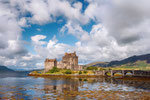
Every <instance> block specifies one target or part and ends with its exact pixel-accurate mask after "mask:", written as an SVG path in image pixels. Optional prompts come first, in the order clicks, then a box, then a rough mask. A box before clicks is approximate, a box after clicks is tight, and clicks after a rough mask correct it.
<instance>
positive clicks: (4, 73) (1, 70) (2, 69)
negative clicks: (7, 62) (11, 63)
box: [0, 66, 31, 77]
mask: <svg viewBox="0 0 150 100" xmlns="http://www.w3.org/2000/svg"><path fill="white" fill-rule="evenodd" d="M30 72H31V71H14V70H12V69H9V68H7V67H6V66H0V77H12V76H18V77H20V76H26V75H27V74H28V73H30Z"/></svg>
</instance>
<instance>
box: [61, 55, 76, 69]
mask: <svg viewBox="0 0 150 100" xmlns="http://www.w3.org/2000/svg"><path fill="white" fill-rule="evenodd" d="M62 63H63V67H64V68H66V69H72V70H75V69H76V68H75V67H77V66H78V56H77V55H76V52H74V53H65V55H64V56H63V57H62Z"/></svg>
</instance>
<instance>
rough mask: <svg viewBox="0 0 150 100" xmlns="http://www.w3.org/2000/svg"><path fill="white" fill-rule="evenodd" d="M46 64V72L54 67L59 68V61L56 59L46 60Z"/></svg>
mask: <svg viewBox="0 0 150 100" xmlns="http://www.w3.org/2000/svg"><path fill="white" fill-rule="evenodd" d="M44 64H45V72H48V71H49V70H50V69H52V68H53V67H54V66H57V60H56V59H46V60H45V62H44Z"/></svg>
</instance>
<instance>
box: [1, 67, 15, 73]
mask: <svg viewBox="0 0 150 100" xmlns="http://www.w3.org/2000/svg"><path fill="white" fill-rule="evenodd" d="M6 72H15V71H14V70H12V69H9V68H7V67H5V66H0V73H6Z"/></svg>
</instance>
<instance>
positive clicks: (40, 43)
mask: <svg viewBox="0 0 150 100" xmlns="http://www.w3.org/2000/svg"><path fill="white" fill-rule="evenodd" d="M45 38H46V36H44V35H35V36H32V37H31V40H32V41H33V42H34V43H35V44H36V45H43V44H46V42H44V41H40V40H43V39H45Z"/></svg>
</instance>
